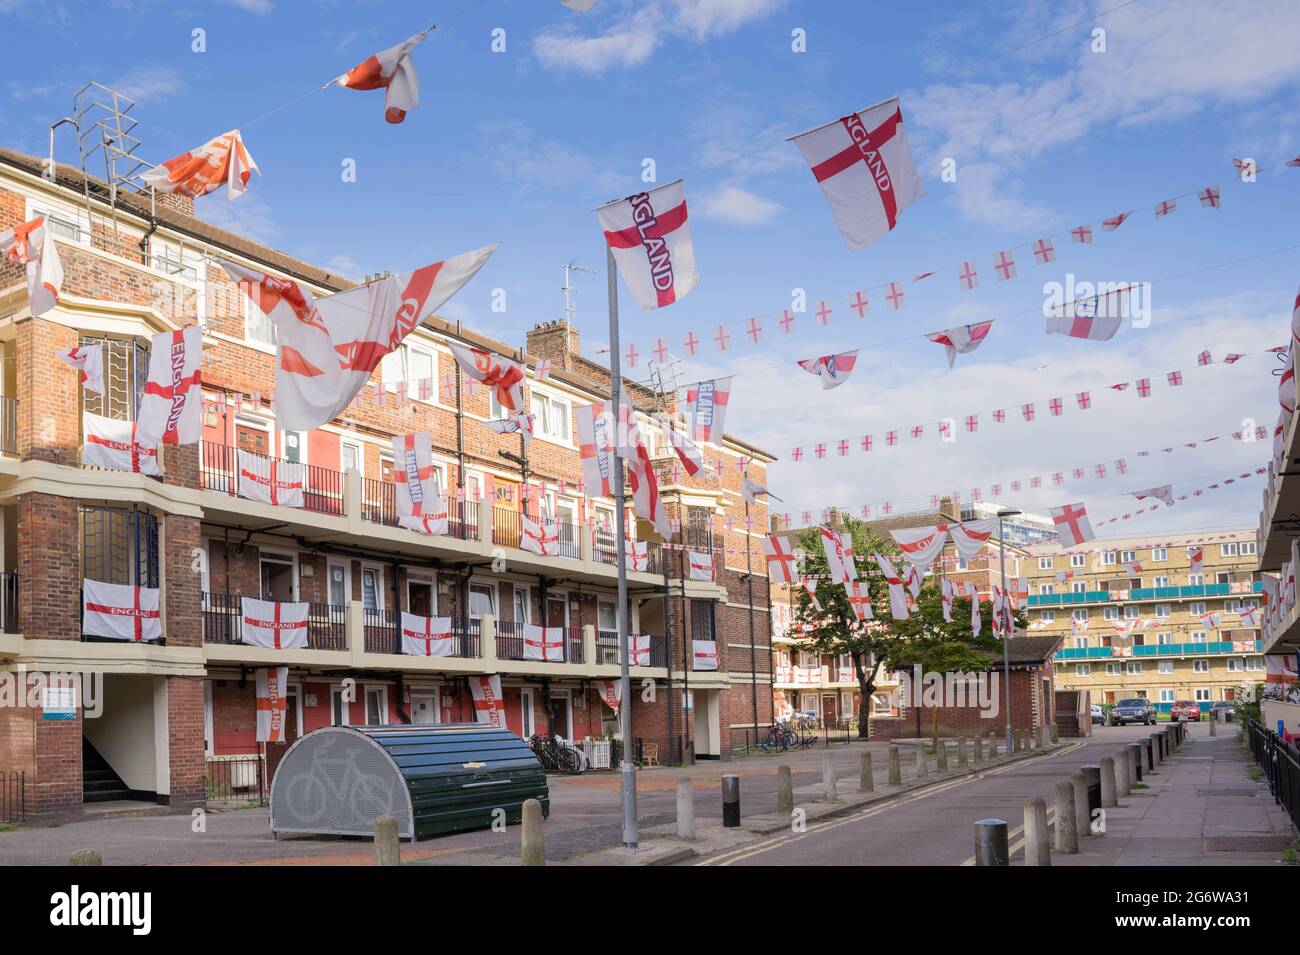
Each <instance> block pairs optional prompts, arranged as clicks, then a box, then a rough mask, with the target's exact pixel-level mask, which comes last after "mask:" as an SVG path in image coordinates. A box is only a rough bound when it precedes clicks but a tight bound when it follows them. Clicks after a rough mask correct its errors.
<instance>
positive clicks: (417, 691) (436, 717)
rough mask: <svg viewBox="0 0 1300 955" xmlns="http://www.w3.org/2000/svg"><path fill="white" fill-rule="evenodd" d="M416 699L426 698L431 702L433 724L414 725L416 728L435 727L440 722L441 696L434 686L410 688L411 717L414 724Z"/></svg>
mask: <svg viewBox="0 0 1300 955" xmlns="http://www.w3.org/2000/svg"><path fill="white" fill-rule="evenodd" d="M417 697H427V698H428V699H430V700H432V701H433V722H432V723H428V724H423V723H416V724H415V725H417V726H424V725H427V726H437V725H438V724H439V723H441V722H442V700H441V699H440V697H441V694H440V693H439V692H438V687H436V686H413V687H411V716H412V722H413V723H414V716H415V701H416V698H417Z"/></svg>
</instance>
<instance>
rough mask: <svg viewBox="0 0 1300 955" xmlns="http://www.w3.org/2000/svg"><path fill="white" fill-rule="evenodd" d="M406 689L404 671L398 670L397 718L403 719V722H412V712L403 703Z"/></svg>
mask: <svg viewBox="0 0 1300 955" xmlns="http://www.w3.org/2000/svg"><path fill="white" fill-rule="evenodd" d="M404 690H405V686H404V684H403V682H402V671H401V670H398V671H397V687H396V692H397V718H398V719H399V720H401V721H402V722H403V723H410V722H411V714H410V713H408V712H407V711H406V707H405V706H403V705H402V695H403V691H404Z"/></svg>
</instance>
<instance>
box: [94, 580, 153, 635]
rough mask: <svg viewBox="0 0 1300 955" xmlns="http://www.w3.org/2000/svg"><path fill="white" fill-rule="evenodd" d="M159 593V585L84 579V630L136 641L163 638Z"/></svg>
mask: <svg viewBox="0 0 1300 955" xmlns="http://www.w3.org/2000/svg"><path fill="white" fill-rule="evenodd" d="M159 593H160V591H159V590H158V588H157V587H134V586H131V585H130V584H108V583H104V582H103V581H100V580H90V579H84V580H82V582H81V611H82V617H81V632H82V633H83V634H86V635H88V636H92V637H110V638H112V639H114V640H130V641H132V642H134V643H141V642H144V641H149V640H161V639H162V618H161V617H160V616H159V614H158V598H159Z"/></svg>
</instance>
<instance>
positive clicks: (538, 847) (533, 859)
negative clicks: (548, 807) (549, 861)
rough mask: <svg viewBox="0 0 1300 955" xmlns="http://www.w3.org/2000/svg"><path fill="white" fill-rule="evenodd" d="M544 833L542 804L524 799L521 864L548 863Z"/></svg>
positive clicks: (520, 849)
mask: <svg viewBox="0 0 1300 955" xmlns="http://www.w3.org/2000/svg"><path fill="white" fill-rule="evenodd" d="M544 839H545V837H544V836H543V834H542V804H541V803H540V802H538V801H537V800H536V799H525V800H524V817H523V825H522V826H521V827H520V830H519V864H520V865H546V843H545V841H544Z"/></svg>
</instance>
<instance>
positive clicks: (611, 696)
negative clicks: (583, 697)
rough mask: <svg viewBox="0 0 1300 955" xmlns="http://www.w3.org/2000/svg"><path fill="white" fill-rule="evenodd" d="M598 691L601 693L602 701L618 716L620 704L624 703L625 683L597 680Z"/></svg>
mask: <svg viewBox="0 0 1300 955" xmlns="http://www.w3.org/2000/svg"><path fill="white" fill-rule="evenodd" d="M596 689H597V690H598V691H599V692H600V699H601V701H602V702H603V703H604V704H605V705H606V706H608V707H609V708H610V709H611V710H613V711H614V713H615V715H617V714H618V707H619V704H621V703H622V702H623V681H622V680H597V681H596Z"/></svg>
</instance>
